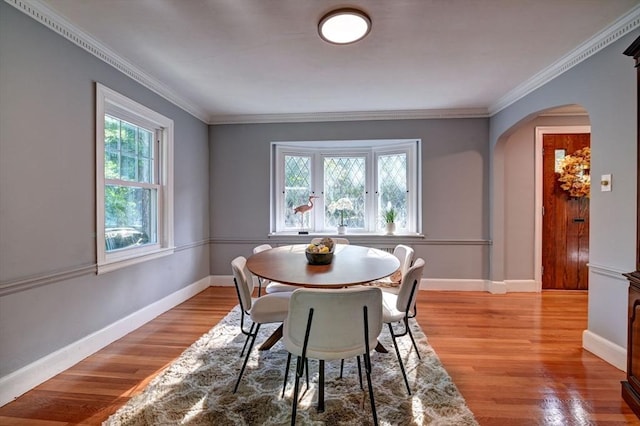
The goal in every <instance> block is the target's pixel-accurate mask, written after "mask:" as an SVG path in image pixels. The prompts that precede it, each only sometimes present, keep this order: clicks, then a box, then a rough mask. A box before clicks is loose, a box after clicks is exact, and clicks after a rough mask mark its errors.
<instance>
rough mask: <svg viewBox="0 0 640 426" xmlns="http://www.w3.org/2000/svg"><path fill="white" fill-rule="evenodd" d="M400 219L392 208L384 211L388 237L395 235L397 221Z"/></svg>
mask: <svg viewBox="0 0 640 426" xmlns="http://www.w3.org/2000/svg"><path fill="white" fill-rule="evenodd" d="M397 218H398V212H397V211H396V210H395V209H394V208H393V207H390V208H388V209H387V210H385V211H384V223H385V227H386V230H387V235H393V233H394V232H396V219H397Z"/></svg>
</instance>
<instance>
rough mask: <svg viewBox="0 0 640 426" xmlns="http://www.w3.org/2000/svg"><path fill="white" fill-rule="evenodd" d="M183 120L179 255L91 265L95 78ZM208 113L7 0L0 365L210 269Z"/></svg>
mask: <svg viewBox="0 0 640 426" xmlns="http://www.w3.org/2000/svg"><path fill="white" fill-rule="evenodd" d="M96 81H97V82H100V83H102V84H104V85H106V86H108V87H110V88H111V89H114V90H116V91H118V92H120V93H122V94H124V95H126V96H129V97H130V98H132V99H134V100H135V101H137V102H140V103H142V104H144V105H146V106H148V107H150V108H152V109H154V110H156V111H158V112H159V113H161V114H163V115H165V116H167V117H169V118H171V119H173V120H174V123H175V177H174V181H175V243H176V246H177V251H176V253H175V254H174V255H172V256H169V257H165V258H162V259H157V260H154V261H151V262H148V263H144V264H140V265H136V266H132V267H129V268H125V269H121V270H118V271H115V272H110V273H106V274H103V275H100V276H96V274H95V263H96V247H95V244H96V238H95V232H96V230H95V216H96V213H95V87H94V82H96ZM208 149H209V147H208V135H207V125H206V124H204V123H202V122H201V121H199V120H197V119H195V118H194V117H192V116H191V115H189V114H187V113H185V112H184V111H182V110H181V109H179V108H177V107H175V106H174V105H173V104H171V103H169V102H167V101H166V100H164V99H162V98H161V97H159V96H158V95H156V94H155V93H153V92H151V91H149V90H147V89H145V88H144V87H142V86H141V85H139V84H137V83H136V82H134V81H132V80H131V79H129V78H128V77H126V76H124V75H123V74H121V73H120V72H118V71H116V70H115V69H114V68H112V67H110V66H109V65H107V64H105V63H104V62H102V61H100V60H99V59H97V58H95V57H94V56H92V55H90V54H89V53H87V52H85V51H84V50H82V49H80V48H78V47H77V46H75V45H74V44H72V43H70V42H69V41H67V40H65V39H63V38H62V37H60V36H58V35H57V34H55V33H53V32H52V31H50V30H48V29H46V28H45V27H44V26H42V25H41V24H39V23H37V22H36V21H35V20H33V19H31V18H29V17H27V16H26V15H24V14H22V13H21V12H19V11H18V10H16V9H15V8H13V7H12V6H10V5H8V4H6V3H5V2H1V1H0V290H1V292H0V295H1V296H0V377H2V376H5V375H7V374H8V373H10V372H12V371H15V370H17V369H19V368H20V367H23V366H25V365H28V364H29V363H31V362H34V361H35V360H38V359H40V358H41V357H43V356H45V355H48V354H50V353H52V352H54V351H56V350H57V349H60V348H62V347H64V346H66V345H68V344H70V343H72V342H75V341H77V340H79V339H81V338H83V337H85V336H87V335H89V334H91V333H93V332H95V331H97V330H99V329H101V328H103V327H105V326H107V325H109V324H112V323H114V322H115V321H117V320H119V319H122V318H123V317H125V316H127V315H129V314H131V313H132V312H135V311H137V310H139V309H141V308H143V307H145V306H147V305H149V304H151V303H153V302H155V301H157V300H159V299H161V298H163V297H165V296H167V295H169V294H171V293H173V292H175V291H177V290H179V289H181V288H183V287H185V286H186V285H188V284H191V283H194V282H196V281H198V280H199V279H202V278H203V277H207V276H208V274H209V248H208V245H207V243H208V238H209V205H208V191H209V188H208V174H209V164H208V157H209V153H208Z"/></svg>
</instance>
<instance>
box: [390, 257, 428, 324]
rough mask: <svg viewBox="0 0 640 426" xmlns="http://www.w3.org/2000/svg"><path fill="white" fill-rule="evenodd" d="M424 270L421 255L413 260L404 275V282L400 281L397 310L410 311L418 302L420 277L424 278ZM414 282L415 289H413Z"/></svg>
mask: <svg viewBox="0 0 640 426" xmlns="http://www.w3.org/2000/svg"><path fill="white" fill-rule="evenodd" d="M423 270H424V260H423V259H422V258H421V257H419V258H417V259H416V260H415V262H413V265H412V266H411V267H410V268H409V270H408V271H407V273H406V274H405V275H404V276H403V277H402V282H400V291H398V299H397V301H396V309H397V310H399V311H401V312H408V311H410V310H411V311H412V310H413V306H414V305H415V303H416V297H417V296H418V289H419V287H420V279H421V278H422V271H423ZM414 284H415V290H413V289H414ZM412 290H413V294H412ZM410 313H412V312H410Z"/></svg>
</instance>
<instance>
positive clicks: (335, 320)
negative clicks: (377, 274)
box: [283, 287, 382, 360]
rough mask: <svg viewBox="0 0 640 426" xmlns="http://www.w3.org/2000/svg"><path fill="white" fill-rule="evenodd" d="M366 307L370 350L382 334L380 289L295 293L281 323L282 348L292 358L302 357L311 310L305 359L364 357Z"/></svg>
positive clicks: (309, 290) (296, 291)
mask: <svg viewBox="0 0 640 426" xmlns="http://www.w3.org/2000/svg"><path fill="white" fill-rule="evenodd" d="M365 306H366V307H367V327H368V332H369V349H370V350H373V349H374V348H375V346H376V344H377V338H378V336H379V335H380V331H381V330H382V291H381V290H380V289H379V288H377V287H358V288H346V289H313V288H300V289H297V290H295V291H294V292H293V293H292V294H291V299H290V300H289V313H288V315H287V318H286V319H285V321H284V330H283V337H284V344H285V347H286V348H287V350H288V351H289V352H291V353H292V354H294V355H298V356H300V355H302V348H303V345H304V339H305V334H306V330H307V322H308V320H309V311H310V310H311V309H313V317H312V318H311V328H310V332H309V340H308V343H307V352H306V356H307V357H309V358H315V359H323V360H330V359H343V358H349V357H353V356H356V355H362V354H364V353H365V352H366V346H365V338H364V336H365V333H364V324H365V322H364V313H363V307H365Z"/></svg>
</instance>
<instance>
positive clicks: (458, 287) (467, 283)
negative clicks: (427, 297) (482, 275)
mask: <svg viewBox="0 0 640 426" xmlns="http://www.w3.org/2000/svg"><path fill="white" fill-rule="evenodd" d="M420 290H439V291H487V288H486V281H485V280H462V279H461V280H457V279H444V278H423V279H422V280H421V281H420Z"/></svg>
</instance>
